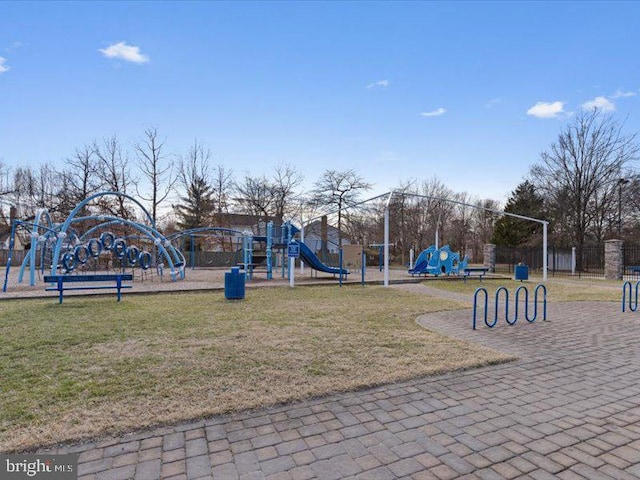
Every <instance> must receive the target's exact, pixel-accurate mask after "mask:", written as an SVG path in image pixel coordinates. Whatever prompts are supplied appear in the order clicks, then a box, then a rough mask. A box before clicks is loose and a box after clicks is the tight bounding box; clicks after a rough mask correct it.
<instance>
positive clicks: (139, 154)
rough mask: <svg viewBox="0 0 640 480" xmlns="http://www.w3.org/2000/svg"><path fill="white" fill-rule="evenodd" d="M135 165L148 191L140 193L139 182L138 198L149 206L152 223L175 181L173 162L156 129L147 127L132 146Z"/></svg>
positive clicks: (138, 186)
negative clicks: (140, 137) (142, 136)
mask: <svg viewBox="0 0 640 480" xmlns="http://www.w3.org/2000/svg"><path fill="white" fill-rule="evenodd" d="M134 151H135V154H136V160H137V161H136V164H137V166H138V168H139V169H140V172H142V176H143V178H144V179H145V180H146V182H147V184H148V187H149V191H147V192H145V193H141V191H140V190H141V189H140V185H139V182H138V183H136V192H137V193H138V196H139V197H140V198H141V199H142V200H145V201H147V202H149V203H150V205H151V212H150V213H151V218H152V219H153V221H154V223H155V222H156V221H157V219H158V207H159V206H160V205H161V204H162V203H163V202H164V201H165V200H166V199H167V198H168V197H169V195H170V194H171V192H172V191H173V187H174V185H175V183H176V181H177V176H176V175H175V174H174V171H173V162H171V160H170V158H169V156H168V155H167V154H166V153H165V150H164V140H163V139H160V138H159V135H158V129H157V128H156V127H149V128H147V129H145V131H144V138H143V139H141V140H139V141H138V142H137V143H136V144H135V145H134Z"/></svg>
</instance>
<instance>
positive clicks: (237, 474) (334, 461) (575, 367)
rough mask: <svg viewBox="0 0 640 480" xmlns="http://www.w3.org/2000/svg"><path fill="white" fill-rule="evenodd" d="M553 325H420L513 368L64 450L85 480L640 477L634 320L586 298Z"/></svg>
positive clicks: (429, 319)
mask: <svg viewBox="0 0 640 480" xmlns="http://www.w3.org/2000/svg"><path fill="white" fill-rule="evenodd" d="M549 317H550V321H548V322H544V323H543V322H541V321H536V322H535V323H533V324H527V323H526V322H520V321H519V322H518V324H517V325H515V326H513V327H509V326H507V325H506V324H504V323H500V324H499V326H497V327H496V328H494V329H493V330H489V329H487V328H486V327H485V328H482V329H480V330H478V331H475V332H474V331H472V330H471V328H470V313H469V312H468V311H465V312H460V311H458V312H444V313H441V314H435V315H428V316H426V317H424V318H421V319H420V323H422V324H423V325H424V326H425V327H427V328H431V329H435V330H439V331H442V332H444V333H446V334H447V335H452V336H456V337H459V338H464V339H467V340H471V341H475V342H479V343H482V344H484V345H487V346H490V347H493V348H496V349H499V350H503V351H507V352H512V353H515V354H517V355H518V356H519V357H520V360H518V361H515V362H511V363H508V364H503V365H499V366H493V367H486V368H481V369H475V370H470V371H465V372H457V373H452V374H449V375H444V376H439V377H431V378H424V379H420V380H415V381H410V382H406V383H402V384H397V385H392V386H386V387H381V388H375V389H371V390H366V391H361V392H354V393H349V394H345V395H339V396H333V397H328V398H323V399H317V400H313V401H309V402H304V403H299V404H294V405H290V406H287V407H281V408H275V409H269V410H263V411H258V412H254V413H248V414H242V415H233V416H223V417H215V418H212V419H209V420H206V421H201V422H196V423H190V424H184V425H178V426H176V427H171V428H161V429H157V430H154V431H150V432H145V433H142V434H139V435H132V436H127V437H123V438H119V439H113V440H110V441H102V442H98V443H93V444H87V445H83V446H80V447H74V448H72V449H69V448H67V449H64V450H63V451H65V452H67V451H70V450H71V451H76V452H81V456H80V462H81V463H80V467H79V471H80V474H81V477H80V478H82V479H119V478H123V479H125V478H135V479H157V478H171V479H185V478H186V479H198V478H208V479H211V478H213V479H237V478H241V479H262V478H268V479H311V478H318V479H346V478H358V479H395V478H411V479H416V480H417V479H431V478H437V479H449V478H480V479H491V478H533V479H544V478H560V479H574V478H586V479H590V480H595V479H600V478H606V479H616V480H623V479H627V478H628V479H632V478H636V479H637V478H640V315H635V314H629V313H627V314H624V315H623V314H621V313H620V312H619V306H618V305H617V304H614V303H595V302H581V303H567V304H559V305H555V306H550V308H549Z"/></svg>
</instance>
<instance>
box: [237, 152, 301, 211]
mask: <svg viewBox="0 0 640 480" xmlns="http://www.w3.org/2000/svg"><path fill="white" fill-rule="evenodd" d="M303 180H304V177H303V176H302V174H301V173H300V172H299V171H298V170H297V169H296V168H295V167H293V166H291V165H289V164H288V163H280V164H278V166H276V168H275V171H274V174H273V177H272V178H271V179H270V178H268V177H267V176H266V175H262V176H254V175H250V174H249V173H246V174H245V176H244V178H243V179H242V181H241V182H239V183H237V184H236V192H237V194H238V196H237V197H236V201H237V203H238V204H239V205H240V206H241V208H242V209H243V211H245V212H246V213H248V214H250V215H257V216H261V217H263V218H264V219H265V221H266V220H270V219H274V220H275V221H276V222H277V223H282V221H283V219H284V218H285V217H291V216H295V215H297V214H299V213H300V211H301V209H302V200H301V195H300V192H299V191H298V190H297V189H298V187H299V186H300V184H301V183H302V181H303Z"/></svg>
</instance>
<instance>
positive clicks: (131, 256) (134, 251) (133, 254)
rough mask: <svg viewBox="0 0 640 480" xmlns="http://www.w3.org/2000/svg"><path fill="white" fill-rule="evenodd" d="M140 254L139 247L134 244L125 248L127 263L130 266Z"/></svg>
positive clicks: (136, 261) (136, 260)
mask: <svg viewBox="0 0 640 480" xmlns="http://www.w3.org/2000/svg"><path fill="white" fill-rule="evenodd" d="M139 256H140V249H138V247H135V246H131V247H128V248H127V260H128V261H129V265H131V266H132V267H133V266H135V264H136V263H138V257H139Z"/></svg>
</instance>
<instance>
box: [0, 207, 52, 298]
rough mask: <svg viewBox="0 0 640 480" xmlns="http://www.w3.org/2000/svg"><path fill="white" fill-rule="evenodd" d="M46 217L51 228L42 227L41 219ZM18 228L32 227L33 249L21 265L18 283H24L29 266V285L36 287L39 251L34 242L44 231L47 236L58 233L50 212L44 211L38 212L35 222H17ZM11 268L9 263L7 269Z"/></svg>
mask: <svg viewBox="0 0 640 480" xmlns="http://www.w3.org/2000/svg"><path fill="white" fill-rule="evenodd" d="M42 217H44V218H45V219H46V220H47V222H48V223H49V226H45V225H42V224H41V223H40V219H41V218H42ZM15 225H16V227H19V226H20V227H24V228H26V229H29V228H30V227H31V248H30V249H29V250H28V251H27V253H26V254H25V256H24V259H23V260H22V264H21V265H20V272H19V273H18V283H22V281H23V280H24V273H25V271H26V269H27V265H28V266H29V285H31V286H34V285H35V284H36V283H35V282H36V267H35V265H36V254H37V250H38V242H34V241H33V239H34V237H37V236H38V231H39V230H40V229H44V230H45V231H46V234H47V235H57V234H58V232H57V231H56V229H55V225H54V224H53V223H52V222H51V218H50V217H49V212H47V211H46V210H44V209H40V210H38V213H37V214H36V216H35V218H34V221H33V222H26V221H23V220H15ZM10 267H11V264H10V262H7V269H9V268H10Z"/></svg>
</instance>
